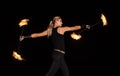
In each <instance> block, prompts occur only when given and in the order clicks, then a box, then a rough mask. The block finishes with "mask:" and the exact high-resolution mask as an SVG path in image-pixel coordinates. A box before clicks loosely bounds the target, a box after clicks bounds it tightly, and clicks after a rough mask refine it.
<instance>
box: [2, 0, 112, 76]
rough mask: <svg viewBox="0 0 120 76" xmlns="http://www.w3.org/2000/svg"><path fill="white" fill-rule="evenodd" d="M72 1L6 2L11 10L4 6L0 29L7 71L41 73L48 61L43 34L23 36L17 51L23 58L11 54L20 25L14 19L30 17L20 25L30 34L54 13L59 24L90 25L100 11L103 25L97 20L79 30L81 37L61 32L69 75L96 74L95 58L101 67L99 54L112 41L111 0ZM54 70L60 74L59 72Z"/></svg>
mask: <svg viewBox="0 0 120 76" xmlns="http://www.w3.org/2000/svg"><path fill="white" fill-rule="evenodd" d="M58 2H59V1H58ZM36 3H37V2H36ZM48 3H49V2H48ZM33 4H34V3H33ZM41 4H43V5H41ZM73 4H74V5H73ZM73 4H71V3H65V2H64V3H63V4H62V3H61V4H55V5H54V6H53V5H52V6H50V4H48V5H47V4H44V3H40V4H38V3H37V4H35V6H34V5H32V4H25V3H24V4H17V3H16V4H14V5H15V6H14V5H13V6H14V7H13V6H10V8H11V11H9V10H6V11H9V14H6V15H5V17H4V18H3V19H4V21H5V22H4V23H5V25H6V26H5V27H3V28H5V29H6V31H5V32H4V33H3V34H4V39H5V42H4V43H5V47H4V49H5V50H2V53H1V54H2V61H1V62H2V64H3V67H5V68H6V69H7V72H11V73H10V74H11V75H12V74H13V73H12V72H13V71H15V72H16V74H20V75H27V74H33V75H37V74H38V75H44V74H45V73H46V72H47V71H48V69H49V66H50V64H51V62H52V59H51V47H50V46H51V45H50V44H49V40H48V39H47V37H42V38H35V39H25V40H24V41H23V42H22V43H21V50H20V51H19V52H20V54H22V55H23V57H24V58H25V59H26V61H23V62H19V61H17V60H15V59H14V58H12V56H11V54H12V51H13V50H16V49H17V47H18V43H19V40H18V38H19V35H20V33H21V28H19V26H18V23H19V21H20V20H21V19H24V18H28V19H30V22H29V26H26V27H25V28H24V33H23V34H24V35H30V34H31V33H35V32H41V31H43V30H45V29H46V28H47V25H48V24H49V21H50V20H51V19H52V18H53V17H54V16H56V15H59V16H61V17H62V19H63V26H65V25H68V26H74V25H76V24H80V25H84V24H90V25H94V24H95V23H97V22H98V21H100V16H101V13H103V14H104V15H105V16H106V18H107V21H108V25H107V26H105V27H103V26H102V23H99V24H98V25H96V26H94V27H92V28H91V29H90V30H86V31H84V32H82V33H80V34H81V35H82V38H81V39H80V40H78V41H76V40H74V39H72V38H71V37H70V34H71V33H72V32H67V33H65V45H66V55H65V59H66V62H67V64H68V66H69V68H70V71H71V76H75V75H77V76H80V75H84V76H87V75H92V76H96V69H97V61H98V62H100V63H101V65H100V66H99V67H102V66H103V64H102V62H103V61H102V59H103V56H104V55H106V52H108V50H110V47H111V46H112V43H110V41H111V40H112V38H111V33H112V29H111V26H112V22H111V21H112V12H111V11H112V6H111V5H112V0H104V1H102V0H93V1H87V0H85V1H80V3H78V2H73ZM15 7H16V8H15ZM8 9H9V7H8ZM5 13H7V12H5ZM111 42H112V41H111ZM103 60H104V59H103ZM101 61H102V62H101ZM18 68H19V69H18ZM15 69H16V70H15ZM4 71H6V70H3V72H4ZM19 71H21V72H19ZM58 74H59V75H61V72H60V73H58ZM59 75H58V76H59Z"/></svg>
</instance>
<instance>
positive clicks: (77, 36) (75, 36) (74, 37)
mask: <svg viewBox="0 0 120 76" xmlns="http://www.w3.org/2000/svg"><path fill="white" fill-rule="evenodd" d="M71 37H72V38H73V39H75V40H78V39H80V38H81V37H82V36H81V35H80V34H78V35H77V34H75V33H74V32H73V33H72V34H71Z"/></svg>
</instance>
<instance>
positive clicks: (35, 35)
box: [19, 29, 48, 41]
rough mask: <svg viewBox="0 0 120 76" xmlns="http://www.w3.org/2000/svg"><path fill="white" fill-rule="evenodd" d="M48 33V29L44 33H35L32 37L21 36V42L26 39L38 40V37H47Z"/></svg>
mask: <svg viewBox="0 0 120 76" xmlns="http://www.w3.org/2000/svg"><path fill="white" fill-rule="evenodd" d="M47 32H48V29H47V30H45V31H43V32H40V33H33V34H31V35H30V36H20V39H19V40H20V41H22V40H23V39H24V38H37V37H43V36H46V35H47Z"/></svg>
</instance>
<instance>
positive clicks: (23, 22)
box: [19, 19, 29, 27]
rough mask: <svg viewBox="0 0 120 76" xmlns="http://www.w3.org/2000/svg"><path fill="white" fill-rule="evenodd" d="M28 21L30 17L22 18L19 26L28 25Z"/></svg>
mask: <svg viewBox="0 0 120 76" xmlns="http://www.w3.org/2000/svg"><path fill="white" fill-rule="evenodd" d="M28 21H29V19H22V20H21V21H20V23H19V27H22V26H25V25H28Z"/></svg>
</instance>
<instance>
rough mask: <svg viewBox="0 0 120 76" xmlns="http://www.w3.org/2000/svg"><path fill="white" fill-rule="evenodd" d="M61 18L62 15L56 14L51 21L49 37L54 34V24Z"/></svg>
mask: <svg viewBox="0 0 120 76" xmlns="http://www.w3.org/2000/svg"><path fill="white" fill-rule="evenodd" d="M59 19H61V17H60V16H55V17H54V18H53V20H52V21H50V23H49V26H48V37H49V36H51V35H52V29H53V27H54V24H55V22H56V21H57V20H59Z"/></svg>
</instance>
